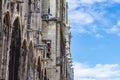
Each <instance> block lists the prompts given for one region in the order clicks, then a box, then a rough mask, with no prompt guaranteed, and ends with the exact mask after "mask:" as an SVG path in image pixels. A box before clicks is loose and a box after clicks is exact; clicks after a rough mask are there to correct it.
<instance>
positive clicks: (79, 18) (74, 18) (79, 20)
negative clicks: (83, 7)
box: [69, 11, 94, 25]
mask: <svg viewBox="0 0 120 80" xmlns="http://www.w3.org/2000/svg"><path fill="white" fill-rule="evenodd" d="M69 20H70V22H71V23H76V24H79V25H85V24H90V23H92V22H94V18H93V17H92V16H91V15H90V14H88V13H85V12H82V11H74V12H73V13H71V14H70V15H69Z"/></svg>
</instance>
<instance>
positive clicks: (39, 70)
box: [37, 57, 41, 79]
mask: <svg viewBox="0 0 120 80" xmlns="http://www.w3.org/2000/svg"><path fill="white" fill-rule="evenodd" d="M37 71H38V76H39V79H40V78H41V77H40V76H41V74H40V73H41V63H40V57H39V58H38V66H37Z"/></svg>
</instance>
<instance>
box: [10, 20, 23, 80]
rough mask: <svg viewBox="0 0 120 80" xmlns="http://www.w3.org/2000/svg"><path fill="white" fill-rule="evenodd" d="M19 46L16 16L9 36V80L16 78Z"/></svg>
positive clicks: (18, 29) (18, 24) (19, 37)
mask: <svg viewBox="0 0 120 80" xmlns="http://www.w3.org/2000/svg"><path fill="white" fill-rule="evenodd" d="M20 48H21V33H20V23H19V19H18V18H17V19H16V20H15V21H14V24H13V30H12V37H11V45H10V60H9V80H18V70H19V69H18V68H19V57H20Z"/></svg>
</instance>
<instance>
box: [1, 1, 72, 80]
mask: <svg viewBox="0 0 120 80" xmlns="http://www.w3.org/2000/svg"><path fill="white" fill-rule="evenodd" d="M67 24H68V20H67V3H66V1H65V0H0V80H73V79H67V75H68V74H67V72H68V68H67V64H69V63H70V62H69V61H68V56H67V54H68V52H67V47H66V46H67V45H69V47H70V38H69V39H68V37H66V35H67V34H70V32H69V29H68V26H67ZM67 40H69V43H67ZM69 54H70V50H69ZM69 59H71V58H69ZM70 69H72V68H71V67H70ZM72 74H73V72H72Z"/></svg>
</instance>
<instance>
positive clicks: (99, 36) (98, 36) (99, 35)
mask: <svg viewBox="0 0 120 80" xmlns="http://www.w3.org/2000/svg"><path fill="white" fill-rule="evenodd" d="M96 37H97V38H104V37H103V35H101V34H96Z"/></svg>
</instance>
